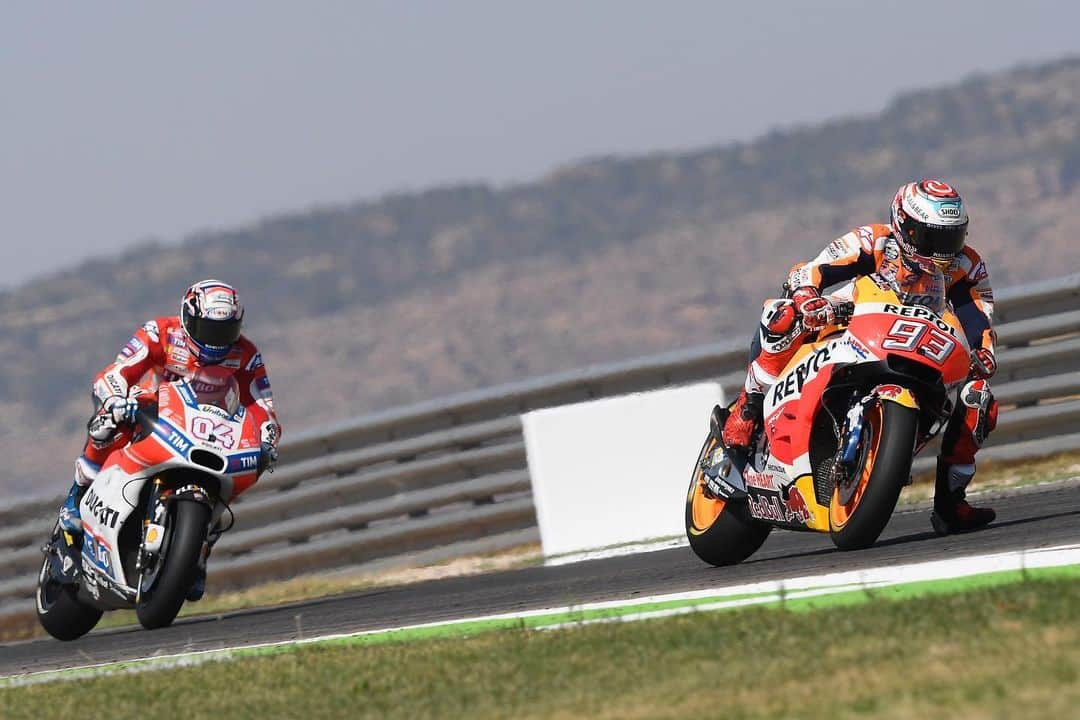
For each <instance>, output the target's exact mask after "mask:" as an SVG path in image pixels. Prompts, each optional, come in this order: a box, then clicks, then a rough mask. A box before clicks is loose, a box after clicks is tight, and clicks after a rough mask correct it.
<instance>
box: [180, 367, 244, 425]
mask: <svg viewBox="0 0 1080 720" xmlns="http://www.w3.org/2000/svg"><path fill="white" fill-rule="evenodd" d="M187 385H188V387H189V388H190V389H191V392H192V393H194V395H195V398H196V403H197V404H198V405H210V406H212V407H216V408H218V409H219V410H223V411H225V413H226V414H227V415H228V416H229V417H232V416H233V415H235V414H236V411H237V410H239V409H240V386H239V385H238V384H237V382H236V378H235V377H233V374H232V373H231V372H229V371H228V370H226V369H224V368H220V367H217V366H208V367H205V368H199V369H198V370H197V371H196V372H195V375H194V376H193V377H192V378H191V379H190V380H188V381H187Z"/></svg>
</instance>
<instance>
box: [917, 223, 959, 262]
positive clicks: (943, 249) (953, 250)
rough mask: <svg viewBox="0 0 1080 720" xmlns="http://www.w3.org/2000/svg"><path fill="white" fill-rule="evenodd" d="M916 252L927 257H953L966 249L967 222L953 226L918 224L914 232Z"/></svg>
mask: <svg viewBox="0 0 1080 720" xmlns="http://www.w3.org/2000/svg"><path fill="white" fill-rule="evenodd" d="M913 234H914V236H915V237H913V238H912V245H914V246H915V252H917V253H919V254H920V255H925V256H927V257H952V256H953V255H956V254H957V253H959V252H960V251H961V250H963V249H964V240H965V238H967V223H964V224H963V225H954V226H953V227H941V226H940V225H922V226H918V227H917V228H916V230H915V232H914V233H913Z"/></svg>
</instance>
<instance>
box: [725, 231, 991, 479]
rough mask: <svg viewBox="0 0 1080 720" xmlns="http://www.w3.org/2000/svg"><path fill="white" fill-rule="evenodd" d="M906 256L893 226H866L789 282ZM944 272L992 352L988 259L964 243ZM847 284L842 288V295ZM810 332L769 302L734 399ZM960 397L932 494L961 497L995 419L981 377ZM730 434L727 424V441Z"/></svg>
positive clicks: (971, 331)
mask: <svg viewBox="0 0 1080 720" xmlns="http://www.w3.org/2000/svg"><path fill="white" fill-rule="evenodd" d="M905 262H906V263H909V265H908V267H909V268H911V265H910V261H908V260H906V259H905V258H904V256H903V253H902V252H901V251H900V248H899V246H898V245H897V243H896V240H895V239H894V238H893V234H892V228H891V227H890V226H888V225H877V224H875V225H863V226H861V227H858V228H855V229H854V230H852V231H851V232H848V233H847V234H845V235H843V236H842V237H840V238H838V239H836V240H834V241H833V242H832V243H830V244H829V245H828V246H827V247H826V248H825V249H824V250H823V251H822V252H821V253H820V254H819V255H818V256H817V257H816V258H814V259H813V260H811V261H810V262H809V263H805V264H800V265H796V266H795V267H794V268H792V270H791V273H790V274H789V276H788V280H787V284H786V287H787V288H788V289H789V290H792V291H794V290H796V289H798V288H803V287H813V288H816V289H817V290H819V291H820V290H822V289H824V288H827V287H831V286H833V285H837V284H839V283H844V282H849V281H853V280H854V279H855V278H857V277H860V276H863V275H869V274H871V273H873V272H877V273H879V274H881V275H882V276H884V277H886V278H890V277H895V276H896V273H897V272H898V271H899V270H901V268H900V264H901V263H905ZM943 276H944V282H945V295H946V299H947V300H948V301H949V302H950V303H951V305H952V307H953V311H954V312H955V313H956V315H957V317H958V319H959V320H960V324H961V325H962V326H963V330H964V334H965V335H966V337H967V340H968V343H969V345H970V346H971V349H972V351H975V350H977V349H978V348H984V349H985V350H986V351H987V352H989V354H990V357H991V358H993V353H994V341H995V334H994V331H993V328H992V322H993V312H994V294H993V290H992V289H991V287H990V280H989V274H988V273H987V269H986V264H985V263H984V262H983V260H982V258H980V257H979V254H978V253H977V252H976V251H975V250H974V249H973V248H971V247H970V246H966V247H965V248H964V249H963V251H962V252H961V253H960V254H959V255H957V256H956V259H955V260H954V261H953V262H952V264H951V265H950V266H948V267H947V268H945V269H944V270H943ZM845 290H846V288H842V289H841V291H840V293H839V295H841V296H842V295H843V293H844V291H845ZM813 334H814V332H813V331H808V330H806V329H805V328H804V327H803V325H802V323H801V322H800V319H799V316H798V312H797V310H796V308H795V303H794V301H793V300H791V299H776V300H769V301H767V302H766V303H765V309H764V312H763V313H762V317H761V328H760V334H759V335H758V339H759V341H760V351H758V352H757V353H756V355H755V356H754V357H753V359H752V360H751V362H750V367H749V369H748V371H747V376H746V383H745V391H746V392H745V394H743V395H741V396H740V398H739V401H738V403H740V404H747V403H748V401H747V400H746V398H747V397H750V398H754V397H755V396H757V397H760V396H759V395H757V394H759V393H762V392H764V390H765V389H766V388H767V387H768V386H770V385H772V383H773V382H775V381H776V379H777V377H778V376H779V375H780V373H781V372H782V370H783V369H784V367H785V366H786V365H787V363H788V362H789V361H790V360H791V358H792V357H793V356H794V355H795V353H796V351H797V350H798V349H799V347H800V346H801V345H802V344H803V343H804V342H805V341H806V339H807V338H808V337H810V336H812V335H813ZM756 344H757V343H755V345H756ZM959 400H960V402H958V403H957V404H956V409H955V411H954V412H953V415H952V417H951V418H950V420H949V423H948V425H947V426H946V428H945V432H944V435H943V437H942V446H941V454H940V455H939V457H938V487H937V491H936V495H941V494H942V493H943V492H947V493H957V492H959V493H960V496H961V497H962V493H963V490H964V488H965V487H966V486H967V485H968V483H969V482H970V481H971V478H972V477H973V476H974V474H975V454H976V453H977V452H978V450H979V447H980V446H981V445H982V443H983V441H984V440H985V439H986V436H987V435H988V434H989V433H990V431H991V430H993V429H994V426H995V425H996V423H997V413H998V404H997V401H996V400H994V398H993V395H992V394H991V392H990V387H989V383H988V382H987V377H986V376H984V377H980V378H977V379H971V380H969V382H968V383H966V384H965V385H964V387H963V388H962V390H961V391H960V398H959ZM749 402H753V400H751V401H749ZM741 409H742V408H741V407H738V408H735V409H734V410H733V417H732V421H733V423H737V422H738V421H739V420H738V418H737V417H736V416H735V414H736V413H737V412H738V411H740V410H741ZM758 411H759V410H758ZM728 432H729V431H728V429H727V427H726V426H725V430H724V435H725V442H727V435H728Z"/></svg>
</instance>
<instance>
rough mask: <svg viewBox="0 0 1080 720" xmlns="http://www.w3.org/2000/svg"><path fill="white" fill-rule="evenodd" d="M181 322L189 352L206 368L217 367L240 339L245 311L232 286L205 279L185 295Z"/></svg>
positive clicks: (181, 305)
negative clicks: (206, 366)
mask: <svg viewBox="0 0 1080 720" xmlns="http://www.w3.org/2000/svg"><path fill="white" fill-rule="evenodd" d="M180 319H181V322H182V324H183V326H184V333H185V334H186V335H187V344H188V350H190V351H191V353H192V354H193V355H194V356H195V357H197V358H198V359H199V362H201V363H203V364H204V365H214V364H217V363H219V362H221V361H222V360H224V359H225V358H226V356H228V354H229V351H230V350H232V346H233V344H235V343H236V341H237V340H239V339H240V326H241V324H242V323H243V320H244V308H243V306H241V305H240V298H239V297H238V296H237V294H236V289H235V288H233V287H232V286H231V285H227V284H225V283H223V282H221V281H220V280H202V281H200V282H197V283H195V284H194V285H192V286H191V287H189V288H188V289H187V292H186V293H184V299H183V301H181V303H180Z"/></svg>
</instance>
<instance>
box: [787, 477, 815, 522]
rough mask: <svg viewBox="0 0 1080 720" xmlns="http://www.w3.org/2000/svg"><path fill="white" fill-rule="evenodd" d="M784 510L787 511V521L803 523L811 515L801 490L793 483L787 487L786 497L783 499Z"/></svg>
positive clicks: (808, 520) (807, 520) (808, 519)
mask: <svg viewBox="0 0 1080 720" xmlns="http://www.w3.org/2000/svg"><path fill="white" fill-rule="evenodd" d="M784 510H785V511H787V520H788V522H795V521H798V522H801V523H803V524H805V523H808V522H810V518H812V517H813V515H812V514H811V513H810V508H809V507H808V506H807V504H806V498H804V497H803V495H802V491H800V490H799V488H797V487H795V486H794V485H793V486H791V487H790V488H789V489H788V494H787V498H786V499H785V500H784Z"/></svg>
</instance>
